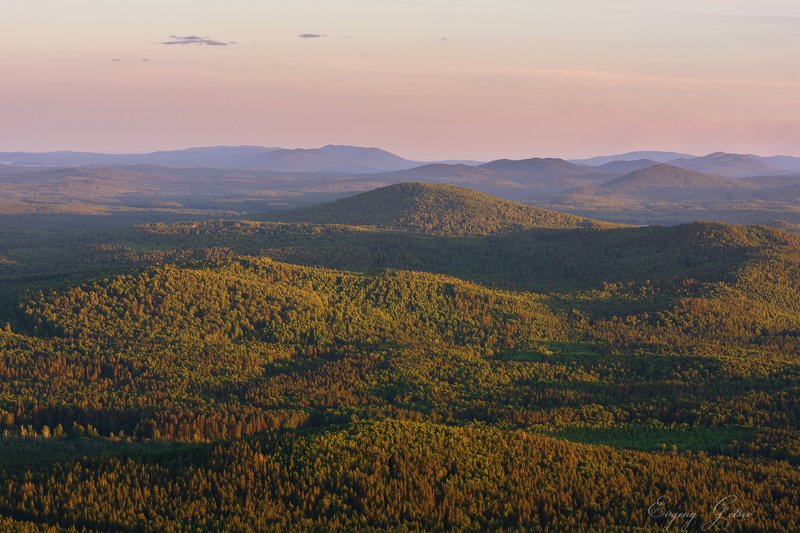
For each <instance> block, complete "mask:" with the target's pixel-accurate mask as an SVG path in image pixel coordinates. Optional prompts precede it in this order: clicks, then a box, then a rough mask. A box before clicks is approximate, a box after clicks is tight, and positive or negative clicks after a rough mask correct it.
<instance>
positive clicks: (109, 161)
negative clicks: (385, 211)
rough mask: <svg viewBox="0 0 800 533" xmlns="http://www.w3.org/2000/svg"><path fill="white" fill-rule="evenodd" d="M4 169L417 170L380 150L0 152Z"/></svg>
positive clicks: (330, 147)
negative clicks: (120, 152)
mask: <svg viewBox="0 0 800 533" xmlns="http://www.w3.org/2000/svg"><path fill="white" fill-rule="evenodd" d="M0 161H2V162H4V163H5V164H13V165H20V166H43V167H78V166H96V165H104V166H111V165H161V166H173V167H207V168H217V169H247V170H275V171H283V172H298V173H299V172H302V173H314V172H328V173H339V174H345V173H370V172H389V171H394V170H401V169H406V168H412V167H415V166H419V165H421V164H422V163H421V162H419V161H411V160H408V159H404V158H402V157H399V156H396V155H394V154H392V153H390V152H387V151H385V150H381V149H379V148H362V147H357V146H342V145H327V146H323V147H321V148H296V149H288V148H274V147H262V146H213V147H202V148H187V149H185V150H173V151H160V152H152V153H146V154H100V153H93V152H71V151H65V152H43V153H27V152H0Z"/></svg>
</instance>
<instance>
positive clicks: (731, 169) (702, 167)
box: [669, 152, 786, 178]
mask: <svg viewBox="0 0 800 533" xmlns="http://www.w3.org/2000/svg"><path fill="white" fill-rule="evenodd" d="M669 163H670V164H671V165H675V166H677V167H681V168H685V169H688V170H695V171H697V172H704V173H706V174H716V175H717V176H723V177H726V178H749V177H753V176H771V175H777V174H783V173H785V172H786V171H785V170H783V169H781V168H778V167H775V166H772V165H770V164H768V163H766V162H765V161H764V160H763V159H762V158H758V157H757V156H749V155H743V154H728V153H725V152H714V153H713V154H708V155H706V156H703V157H694V158H691V159H688V158H679V159H675V160H673V161H670V162H669Z"/></svg>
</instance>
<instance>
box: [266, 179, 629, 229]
mask: <svg viewBox="0 0 800 533" xmlns="http://www.w3.org/2000/svg"><path fill="white" fill-rule="evenodd" d="M279 219H280V220H283V221H288V222H311V223H318V224H347V225H351V226H372V227H378V228H385V229H392V230H399V231H410V232H416V233H428V234H434V235H486V234H492V233H510V232H515V231H523V230H526V229H532V228H607V227H614V226H615V225H614V224H609V223H606V222H600V221H597V220H591V219H588V218H583V217H579V216H575V215H570V214H565V213H559V212H556V211H550V210H547V209H541V208H538V207H533V206H529V205H525V204H520V203H517V202H512V201H510V200H504V199H502V198H497V197H495V196H490V195H488V194H483V193H479V192H476V191H472V190H470V189H465V188H463V187H456V186H453V185H441V184H430V183H399V184H396V185H390V186H388V187H382V188H380V189H375V190H372V191H369V192H365V193H362V194H359V195H356V196H351V197H349V198H344V199H341V200H337V201H335V202H330V203H326V204H320V205H317V206H312V207H309V208H304V209H298V210H294V211H289V212H286V213H282V214H280V215H279Z"/></svg>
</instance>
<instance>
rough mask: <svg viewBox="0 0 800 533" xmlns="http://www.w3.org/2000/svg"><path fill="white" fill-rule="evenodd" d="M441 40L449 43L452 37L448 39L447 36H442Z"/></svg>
mask: <svg viewBox="0 0 800 533" xmlns="http://www.w3.org/2000/svg"><path fill="white" fill-rule="evenodd" d="M439 42H440V43H448V42H450V39H448V38H447V37H442V38H441V39H439Z"/></svg>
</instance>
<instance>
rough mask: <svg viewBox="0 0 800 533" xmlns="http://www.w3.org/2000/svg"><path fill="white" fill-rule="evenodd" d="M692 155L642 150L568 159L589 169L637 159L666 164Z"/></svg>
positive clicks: (689, 157)
mask: <svg viewBox="0 0 800 533" xmlns="http://www.w3.org/2000/svg"><path fill="white" fill-rule="evenodd" d="M693 157H696V156H693V155H690V154H682V153H680V152H660V151H657V150H649V151H648V150H642V151H638V152H626V153H624V154H617V155H601V156H596V157H589V158H586V159H570V163H575V164H576V165H586V166H590V167H596V166H600V165H605V164H606V163H612V162H614V161H636V160H637V159H650V160H652V161H654V162H656V163H668V162H670V161H672V160H674V159H679V158H686V159H691V158H693Z"/></svg>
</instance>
